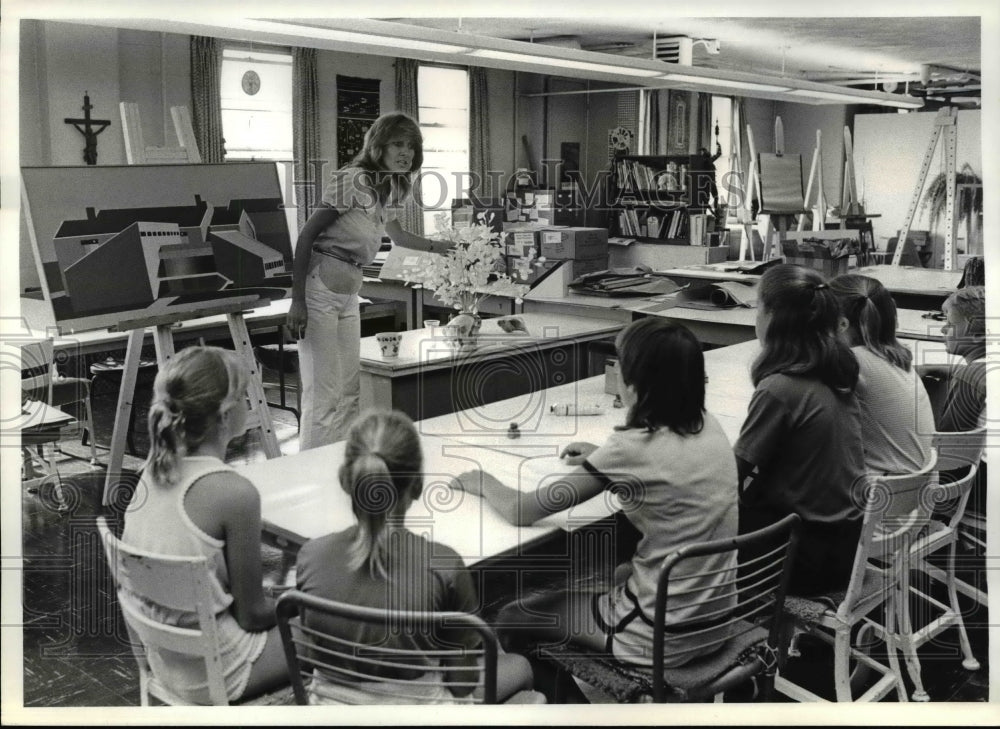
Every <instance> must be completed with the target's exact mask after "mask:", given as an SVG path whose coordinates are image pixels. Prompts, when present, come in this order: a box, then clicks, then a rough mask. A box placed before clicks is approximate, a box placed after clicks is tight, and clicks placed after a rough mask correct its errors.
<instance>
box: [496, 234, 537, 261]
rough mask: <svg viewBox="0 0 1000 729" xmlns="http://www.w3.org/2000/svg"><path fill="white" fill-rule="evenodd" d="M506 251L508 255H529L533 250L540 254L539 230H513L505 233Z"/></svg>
mask: <svg viewBox="0 0 1000 729" xmlns="http://www.w3.org/2000/svg"><path fill="white" fill-rule="evenodd" d="M503 241H504V253H505V254H506V255H508V256H527V255H528V254H529V253H530V252H531V251H534V252H535V254H536V255H538V231H537V230H512V231H505V232H504V234H503Z"/></svg>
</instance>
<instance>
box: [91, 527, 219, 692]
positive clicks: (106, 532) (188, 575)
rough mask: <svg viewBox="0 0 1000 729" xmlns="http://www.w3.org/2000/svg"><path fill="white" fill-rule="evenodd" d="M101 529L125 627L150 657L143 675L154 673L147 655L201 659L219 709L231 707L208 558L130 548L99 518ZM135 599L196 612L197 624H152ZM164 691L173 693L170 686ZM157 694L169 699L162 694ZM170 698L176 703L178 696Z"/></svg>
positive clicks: (141, 665)
mask: <svg viewBox="0 0 1000 729" xmlns="http://www.w3.org/2000/svg"><path fill="white" fill-rule="evenodd" d="M97 529H98V531H99V532H100V535H101V542H102V543H103V544H104V553H105V556H106V557H107V560H108V567H109V569H110V570H111V577H112V579H113V581H114V584H115V587H116V588H117V594H118V602H119V605H120V606H121V609H122V614H123V615H124V617H125V622H126V624H127V625H128V628H129V632H130V633H131V634H132V635H133V636H135V637H137V638H138V640H139V642H140V643H141V644H142V648H144V649H145V652H146V656H145V658H143V657H141V654H137V656H136V658H137V660H138V662H139V668H140V671H148V670H149V661H148V655H149V654H150V653H152V652H153V651H170V652H173V653H180V654H183V655H187V656H193V657H197V658H200V659H202V660H203V662H204V665H205V672H206V678H207V686H208V696H209V700H210V701H211V703H212V704H216V705H225V704H228V703H229V700H228V697H227V695H226V686H225V679H224V678H223V672H222V659H221V655H220V649H219V639H218V634H217V631H216V623H215V615H214V614H213V612H212V609H211V607H212V592H211V587H210V573H209V567H208V561H207V560H206V559H205V558H204V557H174V556H168V555H161V554H153V553H151V552H146V551H143V550H140V549H136V548H134V547H130V546H129V545H127V544H125V543H124V542H122V541H121V540H120V539H118V538H117V537H116V536H115V535H114V534H113V533H112V532H111V529H110V527H109V526H108V524H107V521H106V520H105V519H104V517H103V516H101V517H98V518H97ZM135 595H140V596H142V597H143V598H144V599H146V600H148V601H149V602H152V603H155V604H156V605H158V606H161V607H164V608H170V609H176V610H184V611H186V612H193V613H195V614H196V615H197V624H196V625H194V626H192V627H184V628H181V627H178V626H176V625H170V624H168V623H164V622H160V621H157V620H153V619H151V618H150V617H149V616H148V614H147V612H146V611H145V610H144V609H143V605H142V604H141V602H140V601H139V600H137V599H136V598H135V597H134V596H135ZM154 678H155V676H154ZM152 687H153V686H151V688H152ZM163 688H164V689H166V692H170V687H169V686H165V685H164V686H163ZM153 693H156V694H158V697H159V698H164V697H163V694H162V693H160V692H158V691H153ZM171 699H172V700H171V703H174V702H175V699H174V697H171Z"/></svg>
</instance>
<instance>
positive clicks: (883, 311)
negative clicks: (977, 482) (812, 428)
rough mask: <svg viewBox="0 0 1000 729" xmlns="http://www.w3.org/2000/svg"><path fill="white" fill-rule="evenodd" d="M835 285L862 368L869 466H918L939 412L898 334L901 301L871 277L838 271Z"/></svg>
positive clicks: (882, 469) (887, 469)
mask: <svg viewBox="0 0 1000 729" xmlns="http://www.w3.org/2000/svg"><path fill="white" fill-rule="evenodd" d="M830 290H831V291H832V292H833V294H834V296H835V297H836V298H837V301H838V303H839V304H840V330H841V332H842V333H843V335H844V336H845V337H846V339H847V341H848V343H849V344H850V345H851V351H853V352H854V356H855V357H856V358H857V360H858V365H859V367H860V372H859V374H858V386H857V388H856V392H857V396H858V402H859V404H860V405H861V432H862V436H863V439H864V448H865V467H866V468H867V469H868V470H869V471H871V472H873V473H890V474H891V473H912V472H913V471H919V470H920V469H921V468H923V466H924V464H925V463H927V459H928V458H930V452H931V438H932V433H933V432H934V413H933V411H932V410H931V403H930V398H928V396H927V391H926V389H925V388H924V385H923V383H922V382H921V381H920V377H919V376H918V374H917V372H916V370H915V369H914V368H913V366H912V362H913V354H912V353H911V352H910V350H909V349H907V348H906V347H904V346H903V345H902V344H900V343H899V341H898V340H897V339H896V304H895V303H894V302H893V300H892V296H890V294H889V292H888V291H887V290H886V288H885V286H883V285H882V284H881V283H879V282H878V281H877V280H875V279H873V278H869V277H868V276H861V275H858V274H845V275H843V276H837V278H835V279H833V280H832V281H830Z"/></svg>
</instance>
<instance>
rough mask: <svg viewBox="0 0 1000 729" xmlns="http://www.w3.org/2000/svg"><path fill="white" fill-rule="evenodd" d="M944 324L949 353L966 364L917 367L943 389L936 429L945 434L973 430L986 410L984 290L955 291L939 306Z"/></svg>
mask: <svg viewBox="0 0 1000 729" xmlns="http://www.w3.org/2000/svg"><path fill="white" fill-rule="evenodd" d="M941 311H942V313H944V315H945V318H946V319H947V321H946V322H945V324H944V326H942V327H941V333H942V334H944V342H945V348H946V349H947V350H948V353H949V354H953V355H955V356H957V357H961V358H962V359H964V360H965V362H963V363H961V364H956V365H920V366H918V368H917V369H918V371H919V372H920V374H921V376H923V377H925V378H928V377H938V378H940V379H941V380H942V382H943V384H944V385H945V387H946V390H945V396H944V398H943V403H942V406H941V409H940V411H938V412H935V413H934V415H935V422H936V423H937V429H938V430H940V431H945V432H961V431H965V430H974V429H975V428H977V427H979V426H980V425H981V424H982V419H983V415H984V414H985V409H986V289H985V287H983V286H968V287H966V288H963V289H958V290H957V291H955V292H954V293H952V294H951V295H949V296H948V298H947V299H945V301H944V304H942V305H941Z"/></svg>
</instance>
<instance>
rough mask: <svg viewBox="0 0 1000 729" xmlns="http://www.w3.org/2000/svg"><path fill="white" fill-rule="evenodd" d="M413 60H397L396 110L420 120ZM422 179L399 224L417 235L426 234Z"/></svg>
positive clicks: (417, 182)
mask: <svg viewBox="0 0 1000 729" xmlns="http://www.w3.org/2000/svg"><path fill="white" fill-rule="evenodd" d="M418 65H419V64H418V63H417V62H416V61H415V60H413V59H412V58H397V59H396V110H397V111H401V112H403V113H404V114H409V115H410V116H411V117H413V118H414V119H416V120H417V121H419V120H420V101H419V99H418V98H417V67H418ZM420 198H421V196H420V178H419V176H418V178H417V179H416V180H414V182H413V195H412V196H411V197H410V199H409V200H407V201H406V205H405V206H404V207H403V212H402V215H400V216H399V223H400V225H402V226H403V228H404V229H406V230H408V231H410V232H411V233H414V234H416V235H423V234H424V216H423V214H422V213H421V210H420V205H419V200H420Z"/></svg>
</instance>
